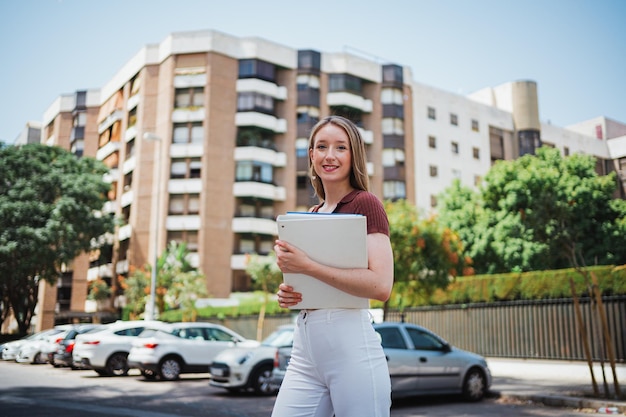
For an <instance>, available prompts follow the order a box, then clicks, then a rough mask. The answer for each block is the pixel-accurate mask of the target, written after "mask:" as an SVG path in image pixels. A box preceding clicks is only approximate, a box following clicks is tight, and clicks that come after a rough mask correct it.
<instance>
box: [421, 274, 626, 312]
mask: <svg viewBox="0 0 626 417" xmlns="http://www.w3.org/2000/svg"><path fill="white" fill-rule="evenodd" d="M587 271H588V272H589V273H590V274H591V273H593V274H594V275H595V276H596V278H597V280H598V287H599V288H600V291H601V292H602V294H603V295H622V294H626V265H622V266H618V267H615V266H613V265H608V266H594V267H589V268H587ZM570 278H571V279H573V281H574V283H575V287H576V293H577V295H578V296H588V295H589V293H590V286H589V285H590V284H591V282H590V281H591V279H590V278H589V279H588V280H587V279H586V278H585V277H584V276H583V274H581V273H580V272H578V271H576V270H575V269H573V268H572V269H560V270H550V271H532V272H522V273H508V274H493V275H475V276H468V277H460V278H457V279H456V280H455V281H454V282H452V283H450V285H448V287H447V288H446V289H445V290H438V291H436V292H435V293H434V294H433V296H432V297H431V299H430V300H429V302H428V303H425V304H430V305H441V304H460V303H478V302H493V301H504V300H537V299H550V298H571V296H572V291H571V286H570ZM587 281H589V282H587Z"/></svg>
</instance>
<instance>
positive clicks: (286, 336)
mask: <svg viewBox="0 0 626 417" xmlns="http://www.w3.org/2000/svg"><path fill="white" fill-rule="evenodd" d="M292 343H293V330H292V329H282V330H276V331H275V332H274V333H272V334H271V335H269V336H267V338H265V340H264V341H263V342H261V344H262V345H263V346H271V347H283V346H291V345H292Z"/></svg>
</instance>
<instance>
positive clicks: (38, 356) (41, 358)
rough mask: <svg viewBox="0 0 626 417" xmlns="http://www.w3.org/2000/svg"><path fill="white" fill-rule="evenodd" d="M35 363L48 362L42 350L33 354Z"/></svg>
mask: <svg viewBox="0 0 626 417" xmlns="http://www.w3.org/2000/svg"><path fill="white" fill-rule="evenodd" d="M32 363H33V364H35V365H37V364H41V363H46V361H45V360H44V356H43V355H42V354H41V352H37V353H35V356H33V362H32Z"/></svg>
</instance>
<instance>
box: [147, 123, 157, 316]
mask: <svg viewBox="0 0 626 417" xmlns="http://www.w3.org/2000/svg"><path fill="white" fill-rule="evenodd" d="M143 138H144V139H145V140H148V141H152V142H157V147H158V149H159V152H158V153H157V156H156V159H155V161H154V166H155V167H156V172H157V173H156V177H155V178H156V207H155V208H154V217H155V222H154V224H155V228H154V261H153V262H152V274H151V276H150V314H149V315H148V314H144V320H156V282H157V268H158V264H159V220H160V219H159V212H160V210H159V209H160V206H161V198H160V197H161V192H160V190H161V169H160V168H161V167H160V166H159V165H160V163H161V138H160V137H159V136H157V135H155V134H154V133H150V132H146V133H144V134H143Z"/></svg>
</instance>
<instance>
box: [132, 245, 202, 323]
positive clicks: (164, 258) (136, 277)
mask: <svg viewBox="0 0 626 417" xmlns="http://www.w3.org/2000/svg"><path fill="white" fill-rule="evenodd" d="M151 270H152V266H151V265H145V267H144V268H142V269H135V270H133V271H132V272H131V274H130V276H129V277H128V278H121V279H120V283H121V287H122V288H123V289H124V297H125V298H126V308H127V309H128V311H129V314H130V315H131V316H132V317H133V318H137V317H139V316H140V315H141V314H142V313H144V312H145V309H146V304H147V303H146V301H147V300H146V299H147V297H148V296H150V284H151ZM206 295H208V292H207V288H206V282H205V277H204V275H202V274H201V273H200V272H199V271H197V270H196V268H194V267H193V266H192V265H191V263H190V262H189V249H187V245H186V244H185V243H177V242H176V241H171V242H170V243H169V244H168V246H167V248H166V249H165V251H163V253H162V254H161V256H159V258H158V259H157V275H156V300H155V305H156V307H157V310H158V311H157V313H158V314H161V313H163V312H164V311H165V310H166V309H167V308H168V307H173V308H180V309H181V310H182V311H183V317H184V319H185V320H195V317H196V307H195V302H196V301H197V299H198V298H199V297H202V296H206Z"/></svg>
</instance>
